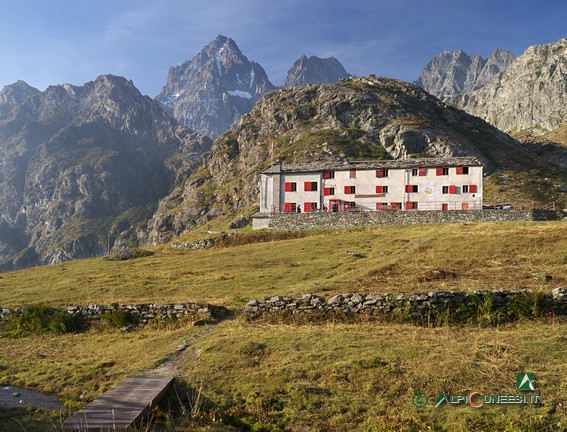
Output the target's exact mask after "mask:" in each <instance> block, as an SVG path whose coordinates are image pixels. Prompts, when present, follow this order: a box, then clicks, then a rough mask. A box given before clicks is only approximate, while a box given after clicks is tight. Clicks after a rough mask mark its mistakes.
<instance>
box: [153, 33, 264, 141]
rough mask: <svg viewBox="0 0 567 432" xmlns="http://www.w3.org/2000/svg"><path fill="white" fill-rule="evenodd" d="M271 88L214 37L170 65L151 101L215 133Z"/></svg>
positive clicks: (231, 46)
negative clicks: (184, 58) (193, 53)
mask: <svg viewBox="0 0 567 432" xmlns="http://www.w3.org/2000/svg"><path fill="white" fill-rule="evenodd" d="M273 89H275V87H274V85H273V84H272V83H271V82H270V81H269V80H268V77H267V75H266V72H265V71H264V69H263V68H262V67H261V66H260V65H259V64H258V63H255V62H253V61H250V60H248V58H247V57H246V56H245V55H244V54H242V52H241V51H240V49H239V48H238V46H237V45H236V43H235V42H234V41H233V40H232V39H230V38H228V37H226V36H222V35H219V36H217V37H216V38H215V39H214V40H213V41H212V42H210V43H209V44H208V45H206V46H205V47H204V48H203V49H202V50H201V51H200V52H199V53H198V54H197V55H195V56H194V57H193V58H192V59H191V60H190V61H186V62H184V63H183V64H181V65H180V66H176V67H173V68H170V70H169V73H168V77H167V83H166V85H165V86H164V87H163V88H162V91H161V93H160V94H159V95H158V96H157V97H156V100H157V101H158V102H159V103H160V104H161V105H162V107H163V108H164V109H165V110H166V112H168V114H170V115H172V116H173V117H174V118H176V119H177V120H178V121H179V122H180V123H181V124H184V125H186V126H189V127H190V128H192V129H195V130H197V131H199V132H202V133H204V134H206V135H208V136H211V137H216V136H217V135H219V134H220V133H222V132H224V131H225V130H227V129H228V128H230V127H231V126H232V125H233V124H235V123H236V122H237V121H238V120H239V119H240V117H241V116H242V115H244V114H246V113H248V112H249V111H250V110H251V109H252V107H253V106H254V105H255V104H256V102H257V101H258V100H259V99H260V98H261V97H262V95H264V94H265V93H266V92H268V91H271V90H273Z"/></svg>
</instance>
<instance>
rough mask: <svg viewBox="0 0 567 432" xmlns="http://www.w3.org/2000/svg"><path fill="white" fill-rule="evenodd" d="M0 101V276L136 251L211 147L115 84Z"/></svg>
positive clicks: (23, 90)
mask: <svg viewBox="0 0 567 432" xmlns="http://www.w3.org/2000/svg"><path fill="white" fill-rule="evenodd" d="M17 90H20V92H18V91H17ZM10 94H11V95H12V96H10V97H7V96H6V95H10ZM1 95H2V98H1V99H0V100H1V101H2V102H1V103H2V105H1V106H2V107H7V106H10V109H9V110H7V109H6V110H4V115H3V116H2V117H0V234H1V235H0V269H1V270H8V269H13V268H18V267H23V266H28V265H34V264H47V263H54V262H60V261H65V260H70V259H76V258H81V257H88V256H95V255H98V254H101V253H103V252H104V251H106V250H107V248H112V246H113V245H116V246H119V245H126V244H129V243H136V241H137V239H136V231H137V230H138V229H139V224H140V223H142V226H143V224H144V223H145V221H146V220H147V219H148V218H149V217H150V216H151V215H152V213H153V211H154V210H155V208H156V207H157V202H158V200H159V199H160V198H162V197H163V196H165V195H167V194H168V193H169V192H170V191H171V190H172V189H173V187H174V186H175V185H178V184H180V183H181V182H182V180H183V179H184V178H185V177H186V176H188V175H189V174H190V173H191V170H192V169H193V168H194V167H195V166H196V165H198V164H199V163H200V162H201V154H202V153H203V152H204V151H206V150H208V149H209V147H210V145H211V141H210V139H208V138H205V137H203V136H200V135H198V134H196V133H194V132H192V131H190V130H189V129H187V128H185V127H183V126H180V125H178V124H177V123H176V122H175V121H174V120H172V119H171V118H170V117H168V116H167V115H166V114H165V113H164V112H163V111H162V110H161V108H160V107H159V105H158V104H157V103H156V102H155V101H153V100H152V99H151V98H149V97H145V96H142V95H141V94H140V92H139V91H138V90H137V89H136V88H135V87H134V85H133V84H132V82H131V81H127V80H126V79H124V78H120V77H115V76H111V75H106V76H101V77H99V78H97V79H96V81H93V82H89V83H87V84H85V85H84V86H81V87H76V86H72V85H68V84H65V85H62V86H52V87H49V88H48V89H47V90H45V91H44V92H39V91H35V89H31V88H29V86H26V85H25V84H24V83H17V84H15V85H14V86H9V87H8V88H5V89H4V90H3V91H2V93H1Z"/></svg>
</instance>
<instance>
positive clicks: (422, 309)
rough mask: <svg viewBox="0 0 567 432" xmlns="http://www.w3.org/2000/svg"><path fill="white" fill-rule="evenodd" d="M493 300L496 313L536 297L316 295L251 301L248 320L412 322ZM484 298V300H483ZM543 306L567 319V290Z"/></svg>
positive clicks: (545, 300)
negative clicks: (396, 317) (392, 318)
mask: <svg viewBox="0 0 567 432" xmlns="http://www.w3.org/2000/svg"><path fill="white" fill-rule="evenodd" d="M487 295H488V296H492V299H493V301H494V307H495V308H496V309H505V308H508V307H509V306H510V305H511V304H512V303H513V302H514V300H515V299H517V298H518V297H520V296H524V297H528V296H530V295H531V296H533V295H534V294H533V293H531V292H529V291H526V290H522V291H514V290H502V291H476V292H474V293H463V292H453V291H441V292H430V293H412V294H358V293H355V294H338V295H335V296H333V297H331V298H329V299H328V300H326V299H325V298H323V297H319V296H316V295H313V294H303V295H300V296H298V297H287V296H274V297H271V298H267V299H265V300H263V301H259V300H251V301H250V302H248V304H247V305H246V308H245V316H246V318H247V319H249V320H255V319H260V318H269V317H280V316H296V317H299V318H308V319H309V317H310V316H313V317H314V318H315V317H325V316H328V317H339V318H340V317H344V316H351V317H352V316H355V317H356V316H385V315H389V314H392V313H394V311H397V313H402V314H403V315H404V316H407V317H412V318H418V319H422V318H426V317H428V316H430V315H431V313H432V312H443V311H446V310H449V311H450V312H456V311H457V310H458V309H459V308H460V307H461V306H466V305H468V304H471V303H472V302H473V301H474V300H475V298H476V299H478V298H479V296H487ZM482 298H484V297H482ZM540 300H541V302H542V304H541V306H542V307H543V308H544V309H545V310H546V311H549V312H552V313H554V314H555V315H567V288H556V289H554V290H552V292H551V294H550V295H545V296H544V297H543V298H541V299H540Z"/></svg>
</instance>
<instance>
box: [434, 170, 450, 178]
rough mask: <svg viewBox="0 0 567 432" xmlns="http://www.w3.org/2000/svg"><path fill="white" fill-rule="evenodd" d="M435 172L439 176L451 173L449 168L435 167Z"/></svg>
mask: <svg viewBox="0 0 567 432" xmlns="http://www.w3.org/2000/svg"><path fill="white" fill-rule="evenodd" d="M435 172H436V173H437V175H438V176H446V175H449V168H435Z"/></svg>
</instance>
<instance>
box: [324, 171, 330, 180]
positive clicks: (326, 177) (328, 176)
mask: <svg viewBox="0 0 567 432" xmlns="http://www.w3.org/2000/svg"><path fill="white" fill-rule="evenodd" d="M328 178H331V175H330V173H329V171H323V179H324V180H326V179H328Z"/></svg>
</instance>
